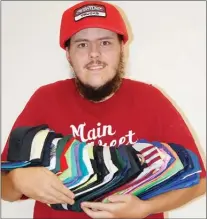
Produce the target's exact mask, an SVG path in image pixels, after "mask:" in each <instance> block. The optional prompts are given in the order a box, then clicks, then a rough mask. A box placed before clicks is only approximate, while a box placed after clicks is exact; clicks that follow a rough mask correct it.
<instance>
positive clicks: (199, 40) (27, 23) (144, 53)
mask: <svg viewBox="0 0 207 219" xmlns="http://www.w3.org/2000/svg"><path fill="white" fill-rule="evenodd" d="M74 3H75V2H73V1H60V2H58V1H54V2H52V1H43V2H41V1H36V2H35V1H29V2H26V1H25V2H24V1H22V2H18V1H17V2H14V1H9V2H6V1H4V2H2V34H1V36H2V84H1V85H2V96H1V97H2V117H1V118H2V121H1V127H2V130H1V137H2V139H1V145H2V150H3V146H4V144H5V141H6V138H7V136H8V133H9V131H10V128H11V126H12V125H13V122H14V121H15V119H16V117H17V115H18V114H19V113H20V111H21V110H22V108H23V107H24V105H25V103H26V102H27V100H28V99H29V97H30V96H31V95H32V93H33V92H34V90H35V89H37V88H38V87H39V86H41V85H43V84H46V83H50V82H53V81H56V80H60V79H64V78H67V77H69V68H68V64H67V61H66V58H65V53H64V51H63V50H62V49H61V48H60V47H59V44H58V43H59V26H60V19H61V16H62V12H63V11H64V10H65V9H66V8H68V7H69V6H72V5H73V4H74ZM112 3H115V4H116V5H118V6H119V7H120V8H122V9H123V10H124V11H125V13H126V15H127V17H128V21H129V22H130V25H131V27H132V30H133V35H134V37H133V41H132V43H131V44H130V53H129V62H128V75H127V76H128V77H130V78H133V79H137V80H140V81H145V82H150V83H153V84H155V85H157V86H159V87H161V88H162V89H164V91H165V92H166V93H167V94H168V95H169V96H170V97H171V98H172V99H173V100H174V101H175V102H176V104H177V105H178V107H179V108H181V109H182V112H183V113H184V114H185V117H187V118H188V124H189V125H190V127H191V129H192V130H193V133H194V136H195V138H196V139H197V140H198V142H199V144H200V148H201V152H202V154H203V157H204V158H205V155H206V147H205V146H206V126H205V121H206V92H205V89H206V24H205V20H206V6H205V4H206V3H205V2H204V1H203V2H199V1H198V2H196V1H194V2H193V1H186V2H184V1H183V2H182V1H180V2H179V1H167V2H166V1H165V2H163V1H157V2H156V1H155V2H154V1H153V2H150V1H147V2H142V1H139V2H126V1H122V2H121V1H120V2H119V1H116V2H112ZM1 207H2V218H32V213H33V201H25V202H21V203H12V204H11V203H6V202H2V206H1ZM168 216H169V217H170V218H206V198H205V197H201V198H199V199H198V200H195V201H193V202H192V203H190V204H188V205H186V206H185V207H182V208H180V209H177V210H174V211H171V212H169V215H168Z"/></svg>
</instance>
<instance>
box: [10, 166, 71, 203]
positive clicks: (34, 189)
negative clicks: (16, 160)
mask: <svg viewBox="0 0 207 219" xmlns="http://www.w3.org/2000/svg"><path fill="white" fill-rule="evenodd" d="M9 177H10V179H11V181H12V184H13V186H14V188H15V190H16V191H17V192H19V193H21V194H24V195H25V196H27V197H29V198H32V199H34V200H37V201H40V202H43V203H47V204H57V203H63V204H64V203H65V204H66V203H67V204H73V203H74V200H73V198H74V194H73V193H72V192H71V191H70V190H69V189H68V188H67V187H66V186H64V185H63V183H62V182H61V181H60V180H59V179H58V177H57V176H56V175H55V174H54V173H52V172H51V171H49V170H48V169H46V168H44V167H30V168H19V169H15V170H13V171H11V172H10V173H9Z"/></svg>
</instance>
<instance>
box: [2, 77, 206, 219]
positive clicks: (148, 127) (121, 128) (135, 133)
mask: <svg viewBox="0 0 207 219" xmlns="http://www.w3.org/2000/svg"><path fill="white" fill-rule="evenodd" d="M40 124H48V125H49V127H50V128H51V129H53V130H54V131H55V132H58V133H62V134H63V135H68V134H73V136H74V137H75V138H77V139H78V140H80V141H86V142H92V141H94V142H95V144H99V145H103V144H107V145H111V146H113V145H118V144H133V143H134V142H135V141H136V140H137V139H140V138H142V139H146V140H149V141H162V142H173V143H178V144H181V145H183V146H185V147H186V148H189V149H190V150H192V151H193V152H195V153H196V154H197V155H198V157H199V159H200V163H201V166H202V170H203V171H202V173H201V177H205V176H206V171H205V168H204V165H203V162H202V160H201V157H200V154H199V151H198V149H197V146H196V144H195V142H194V139H193V138H192V135H191V133H190V132H189V130H188V128H187V126H186V124H185V122H184V120H183V119H182V117H181V116H180V114H179V113H178V112H177V110H176V109H175V108H174V107H173V105H172V104H171V102H170V101H169V100H168V99H167V98H166V97H165V96H164V95H163V94H162V93H161V92H160V91H159V90H158V89H157V88H155V87H154V86H152V85H148V84H145V83H142V82H137V81H133V80H130V79H124V80H123V83H122V86H121V88H120V89H119V90H118V92H116V94H115V95H113V96H112V97H111V98H110V99H108V100H106V101H103V102H100V103H93V102H90V101H88V100H86V99H84V98H83V97H82V96H80V95H79V93H78V92H77V90H76V86H75V84H74V79H67V80H62V81H58V82H55V83H52V84H49V85H45V86H42V87H41V88H39V89H38V90H37V91H36V92H35V93H34V94H33V95H32V97H31V98H30V100H29V101H28V103H27V104H26V106H25V108H24V109H23V111H22V113H21V114H20V115H19V117H18V118H17V120H16V122H15V124H14V126H13V128H12V129H14V128H15V127H17V126H26V125H30V126H35V125H40ZM7 149H8V143H7V144H6V146H5V149H4V151H3V154H2V159H6V156H7ZM34 218H67V219H69V218H81V219H83V218H89V217H88V216H87V215H86V214H85V213H76V212H70V211H56V210H53V209H52V208H50V207H48V206H47V205H46V204H43V203H40V202H36V203H35V207H34ZM149 218H163V214H159V215H152V216H150V217H149Z"/></svg>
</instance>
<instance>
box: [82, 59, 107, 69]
mask: <svg viewBox="0 0 207 219" xmlns="http://www.w3.org/2000/svg"><path fill="white" fill-rule="evenodd" d="M93 65H103V66H104V67H105V66H107V64H106V63H105V62H102V61H100V60H92V61H91V62H89V63H88V64H86V65H85V66H84V68H90V67H91V66H93Z"/></svg>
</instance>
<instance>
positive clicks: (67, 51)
mask: <svg viewBox="0 0 207 219" xmlns="http://www.w3.org/2000/svg"><path fill="white" fill-rule="evenodd" d="M66 58H67V60H68V62H70V53H69V49H68V47H66Z"/></svg>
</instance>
